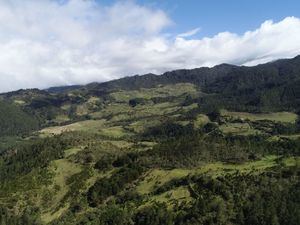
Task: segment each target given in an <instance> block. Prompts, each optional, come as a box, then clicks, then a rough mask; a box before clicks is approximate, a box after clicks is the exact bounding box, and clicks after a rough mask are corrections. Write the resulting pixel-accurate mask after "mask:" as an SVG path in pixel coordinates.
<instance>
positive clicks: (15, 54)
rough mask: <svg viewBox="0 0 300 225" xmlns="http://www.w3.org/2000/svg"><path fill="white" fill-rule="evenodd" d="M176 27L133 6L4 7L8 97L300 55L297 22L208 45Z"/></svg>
mask: <svg viewBox="0 0 300 225" xmlns="http://www.w3.org/2000/svg"><path fill="white" fill-rule="evenodd" d="M201 22H202V23H203V22H204V21H199V23H201ZM200 25H201V24H200ZM169 26H176V24H175V23H174V22H173V21H172V20H171V18H169V17H168V15H167V14H166V13H165V12H164V11H162V10H159V9H156V8H149V7H145V6H141V5H138V4H137V3H135V2H133V1H122V2H118V3H115V4H113V5H111V6H101V5H100V4H98V3H96V2H95V1H94V0H87V1H84V0H67V1H66V0H64V1H54V0H43V1H40V0H26V1H24V0H0V92H4V91H11V90H16V89H20V88H32V87H38V88H46V87H49V86H56V85H69V84H83V83H88V82H93V81H98V82H102V81H107V80H111V79H115V78H119V77H123V76H128V75H133V74H143V73H149V72H152V73H162V72H164V71H167V70H172V69H178V68H194V67H200V66H213V65H216V64H219V63H225V62H226V63H232V64H238V65H255V64H258V63H263V62H267V61H270V60H274V59H278V58H287V57H293V56H295V55H297V54H300V19H299V18H296V17H287V18H285V19H284V20H282V21H279V22H276V23H275V22H273V21H271V20H270V21H265V22H264V23H263V24H262V25H261V26H260V27H258V28H257V29H256V30H253V31H247V32H245V33H244V34H242V35H238V34H235V33H231V32H221V33H218V34H216V35H215V36H213V37H204V38H201V39H197V38H194V36H193V35H194V34H196V33H197V32H198V31H199V29H198V28H196V29H194V30H191V31H187V32H186V33H183V34H177V35H173V36H172V35H170V34H168V33H167V32H166V28H168V27H169Z"/></svg>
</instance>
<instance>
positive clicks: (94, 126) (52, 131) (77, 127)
mask: <svg viewBox="0 0 300 225" xmlns="http://www.w3.org/2000/svg"><path fill="white" fill-rule="evenodd" d="M105 122H106V121H105V120H85V121H80V122H76V123H72V124H69V125H65V126H54V127H47V128H45V129H42V130H41V131H40V133H41V134H45V135H57V134H61V133H63V132H68V131H86V132H98V131H99V130H100V129H101V128H103V127H105Z"/></svg>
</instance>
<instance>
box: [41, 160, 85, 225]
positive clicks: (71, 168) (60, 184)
mask: <svg viewBox="0 0 300 225" xmlns="http://www.w3.org/2000/svg"><path fill="white" fill-rule="evenodd" d="M49 170H51V171H53V172H54V177H53V184H52V191H53V192H52V197H51V204H50V205H51V207H49V206H48V207H47V209H48V210H47V211H45V212H43V213H42V215H41V219H42V221H43V222H44V223H48V222H50V221H52V220H54V219H56V218H58V217H59V216H60V215H61V214H62V213H63V212H64V211H65V210H67V209H68V205H65V206H63V207H59V205H60V203H61V201H62V199H63V198H64V196H65V195H66V194H67V192H68V191H69V187H68V185H67V184H66V180H67V178H68V177H71V176H72V175H74V174H76V173H79V172H80V171H81V166H80V165H78V164H75V163H72V162H70V161H68V160H67V159H59V160H55V161H53V162H52V164H51V166H50V168H49ZM49 194H51V192H50V193H49ZM57 208H58V209H57Z"/></svg>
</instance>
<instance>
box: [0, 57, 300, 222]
mask: <svg viewBox="0 0 300 225" xmlns="http://www.w3.org/2000/svg"><path fill="white" fill-rule="evenodd" d="M299 59H300V58H299V57H298V58H295V59H291V60H290V61H285V60H283V61H278V62H274V63H270V64H266V65H260V66H257V67H251V68H247V67H235V66H230V65H220V66H216V67H214V68H200V69H194V70H178V71H173V72H168V73H166V74H164V75H162V76H156V75H153V74H148V75H145V76H134V77H129V78H124V79H120V80H116V81H112V82H108V83H103V84H97V83H93V84H90V85H86V86H75V87H70V88H67V87H66V88H64V87H62V88H54V89H52V90H53V91H51V90H49V91H39V90H37V89H32V90H20V91H17V92H12V93H6V94H2V95H0V98H1V101H0V111H1V116H0V125H1V131H0V136H1V137H0V179H1V184H0V224H9V225H15V224H22V225H23V224H24V225H26V224H30V225H35V224H36V225H40V224H50V225H51V224H53V225H54V224H55V225H62V224H78V225H79V224H95V225H96V224H97V225H98V224H103V225H111V224H116V225H121V224H122V225H125V224H126V225H132V224H137V225H168V224H170V225H171V224H172V225H173V224H175V225H183V224H184V225H186V224H187V225H194V224H206V225H209V224H219V225H223V224H224V225H225V224H232V225H241V224H242V225H243V224H251V225H256V224H257V225H258V224H259V225H261V224H268V225H269V224H270V225H278V224H281V225H294V224H295V225H296V224H298V223H299V220H300V218H299V215H300V211H299V210H300V201H299V196H300V193H299V185H300V183H299V181H300V179H299V174H300V170H299V169H300V138H299V137H300V119H299V112H300V108H299V101H298V100H299V91H298V90H300V88H299V87H300V86H299V84H300V83H299V74H300V73H299V71H300V67H299V65H300V62H299Z"/></svg>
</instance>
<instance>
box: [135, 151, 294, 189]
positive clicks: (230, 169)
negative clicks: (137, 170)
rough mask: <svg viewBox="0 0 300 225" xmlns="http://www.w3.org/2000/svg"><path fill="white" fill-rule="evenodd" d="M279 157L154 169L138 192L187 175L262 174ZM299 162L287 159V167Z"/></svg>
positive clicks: (138, 187) (140, 185)
mask: <svg viewBox="0 0 300 225" xmlns="http://www.w3.org/2000/svg"><path fill="white" fill-rule="evenodd" d="M276 159H277V156H275V155H269V156H266V157H264V158H262V159H261V160H257V161H251V162H247V163H243V164H226V163H222V162H216V163H209V164H206V165H204V166H201V167H198V168H194V169H173V170H163V169H153V170H150V171H149V172H148V173H147V174H146V175H145V176H144V179H143V180H141V182H140V183H139V184H138V186H137V191H138V192H139V193H140V194H148V193H151V192H152V191H153V190H154V189H155V187H159V186H161V185H163V184H165V183H166V182H168V181H171V180H173V179H178V178H182V177H185V176H187V175H189V174H190V175H196V174H209V175H212V176H220V175H224V174H226V173H234V172H236V171H238V172H241V173H248V172H256V173H260V172H262V171H264V170H266V169H268V168H272V167H274V166H276V164H277V163H276ZM297 160H298V161H299V157H298V158H293V157H291V158H287V159H285V162H286V165H287V166H292V165H295V164H296V162H298V161H297Z"/></svg>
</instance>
